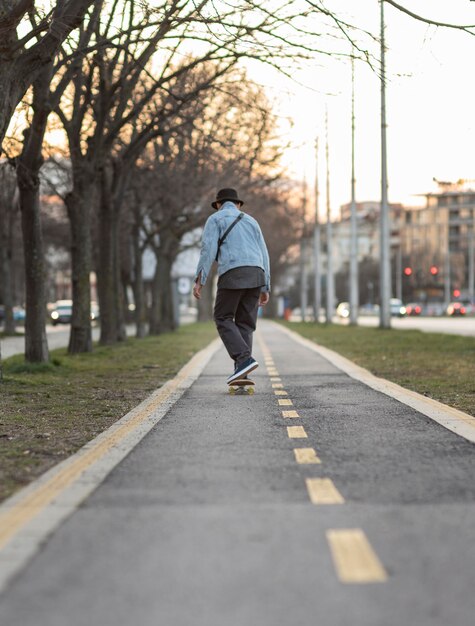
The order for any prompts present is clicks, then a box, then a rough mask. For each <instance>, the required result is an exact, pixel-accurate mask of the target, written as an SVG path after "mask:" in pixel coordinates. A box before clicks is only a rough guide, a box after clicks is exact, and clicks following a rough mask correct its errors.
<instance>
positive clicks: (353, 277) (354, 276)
mask: <svg viewBox="0 0 475 626" xmlns="http://www.w3.org/2000/svg"><path fill="white" fill-rule="evenodd" d="M358 300H359V297H358V233H357V218H356V178H355V57H354V54H353V55H352V56H351V212H350V324H351V325H356V324H357V322H358V304H359V302H358Z"/></svg>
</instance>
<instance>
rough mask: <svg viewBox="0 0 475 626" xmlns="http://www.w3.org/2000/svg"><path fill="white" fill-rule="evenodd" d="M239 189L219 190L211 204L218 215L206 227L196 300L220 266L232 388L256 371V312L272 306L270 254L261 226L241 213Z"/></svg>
mask: <svg viewBox="0 0 475 626" xmlns="http://www.w3.org/2000/svg"><path fill="white" fill-rule="evenodd" d="M243 204H244V203H243V201H242V200H240V199H239V196H238V194H237V191H236V190H235V189H231V188H228V189H220V190H219V191H218V193H217V195H216V200H215V201H214V202H212V203H211V206H212V207H213V209H215V211H216V213H214V214H213V215H211V216H210V217H209V218H208V220H207V222H206V224H205V227H204V231H203V237H202V242H201V254H200V259H199V261H198V267H197V270H196V278H195V285H194V287H193V295H194V296H195V298H197V299H198V300H199V299H200V298H201V289H202V287H203V285H204V284H205V283H206V280H207V278H208V275H209V272H210V269H211V265H212V264H213V261H215V260H216V261H217V262H218V276H219V278H218V292H217V295H216V302H215V306H214V321H215V323H216V327H217V329H218V333H219V335H220V337H221V339H222V341H223V343H224V345H225V347H226V349H227V351H228V353H229V356H230V357H231V358H232V359H233V361H234V372H233V373H232V374H231V375H230V376H229V377H228V379H227V382H228V384H230V383H232V382H233V381H235V380H240V379H242V378H245V377H246V376H247V375H248V374H249V373H250V372H252V371H253V370H255V369H256V367H258V365H259V364H258V362H257V361H256V360H255V359H254V358H253V356H252V335H253V333H254V331H255V330H256V321H257V311H258V308H259V306H264V305H265V304H267V302H268V301H269V293H270V268H269V254H268V252H267V247H266V244H265V241H264V237H263V235H262V232H261V229H260V227H259V224H258V223H257V221H256V220H255V219H254V218H253V217H251V216H250V215H246V214H245V213H243V212H241V211H240V209H241V207H242V205H243Z"/></svg>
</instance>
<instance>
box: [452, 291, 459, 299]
mask: <svg viewBox="0 0 475 626" xmlns="http://www.w3.org/2000/svg"><path fill="white" fill-rule="evenodd" d="M453 294H454V298H460V289H454V291H453Z"/></svg>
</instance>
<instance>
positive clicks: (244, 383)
mask: <svg viewBox="0 0 475 626" xmlns="http://www.w3.org/2000/svg"><path fill="white" fill-rule="evenodd" d="M255 384H256V383H255V382H254V381H253V380H250V379H249V378H239V379H238V380H233V382H232V383H228V386H229V393H230V394H231V395H234V394H236V393H247V394H248V395H250V396H252V394H253V393H254V386H255Z"/></svg>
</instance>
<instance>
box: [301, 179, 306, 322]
mask: <svg viewBox="0 0 475 626" xmlns="http://www.w3.org/2000/svg"><path fill="white" fill-rule="evenodd" d="M306 212H307V181H306V180H305V179H304V181H303V199H302V237H301V239H300V311H301V317H302V322H305V321H306V315H307V242H306V236H307V232H306V230H307V229H306V226H307V222H306Z"/></svg>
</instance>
